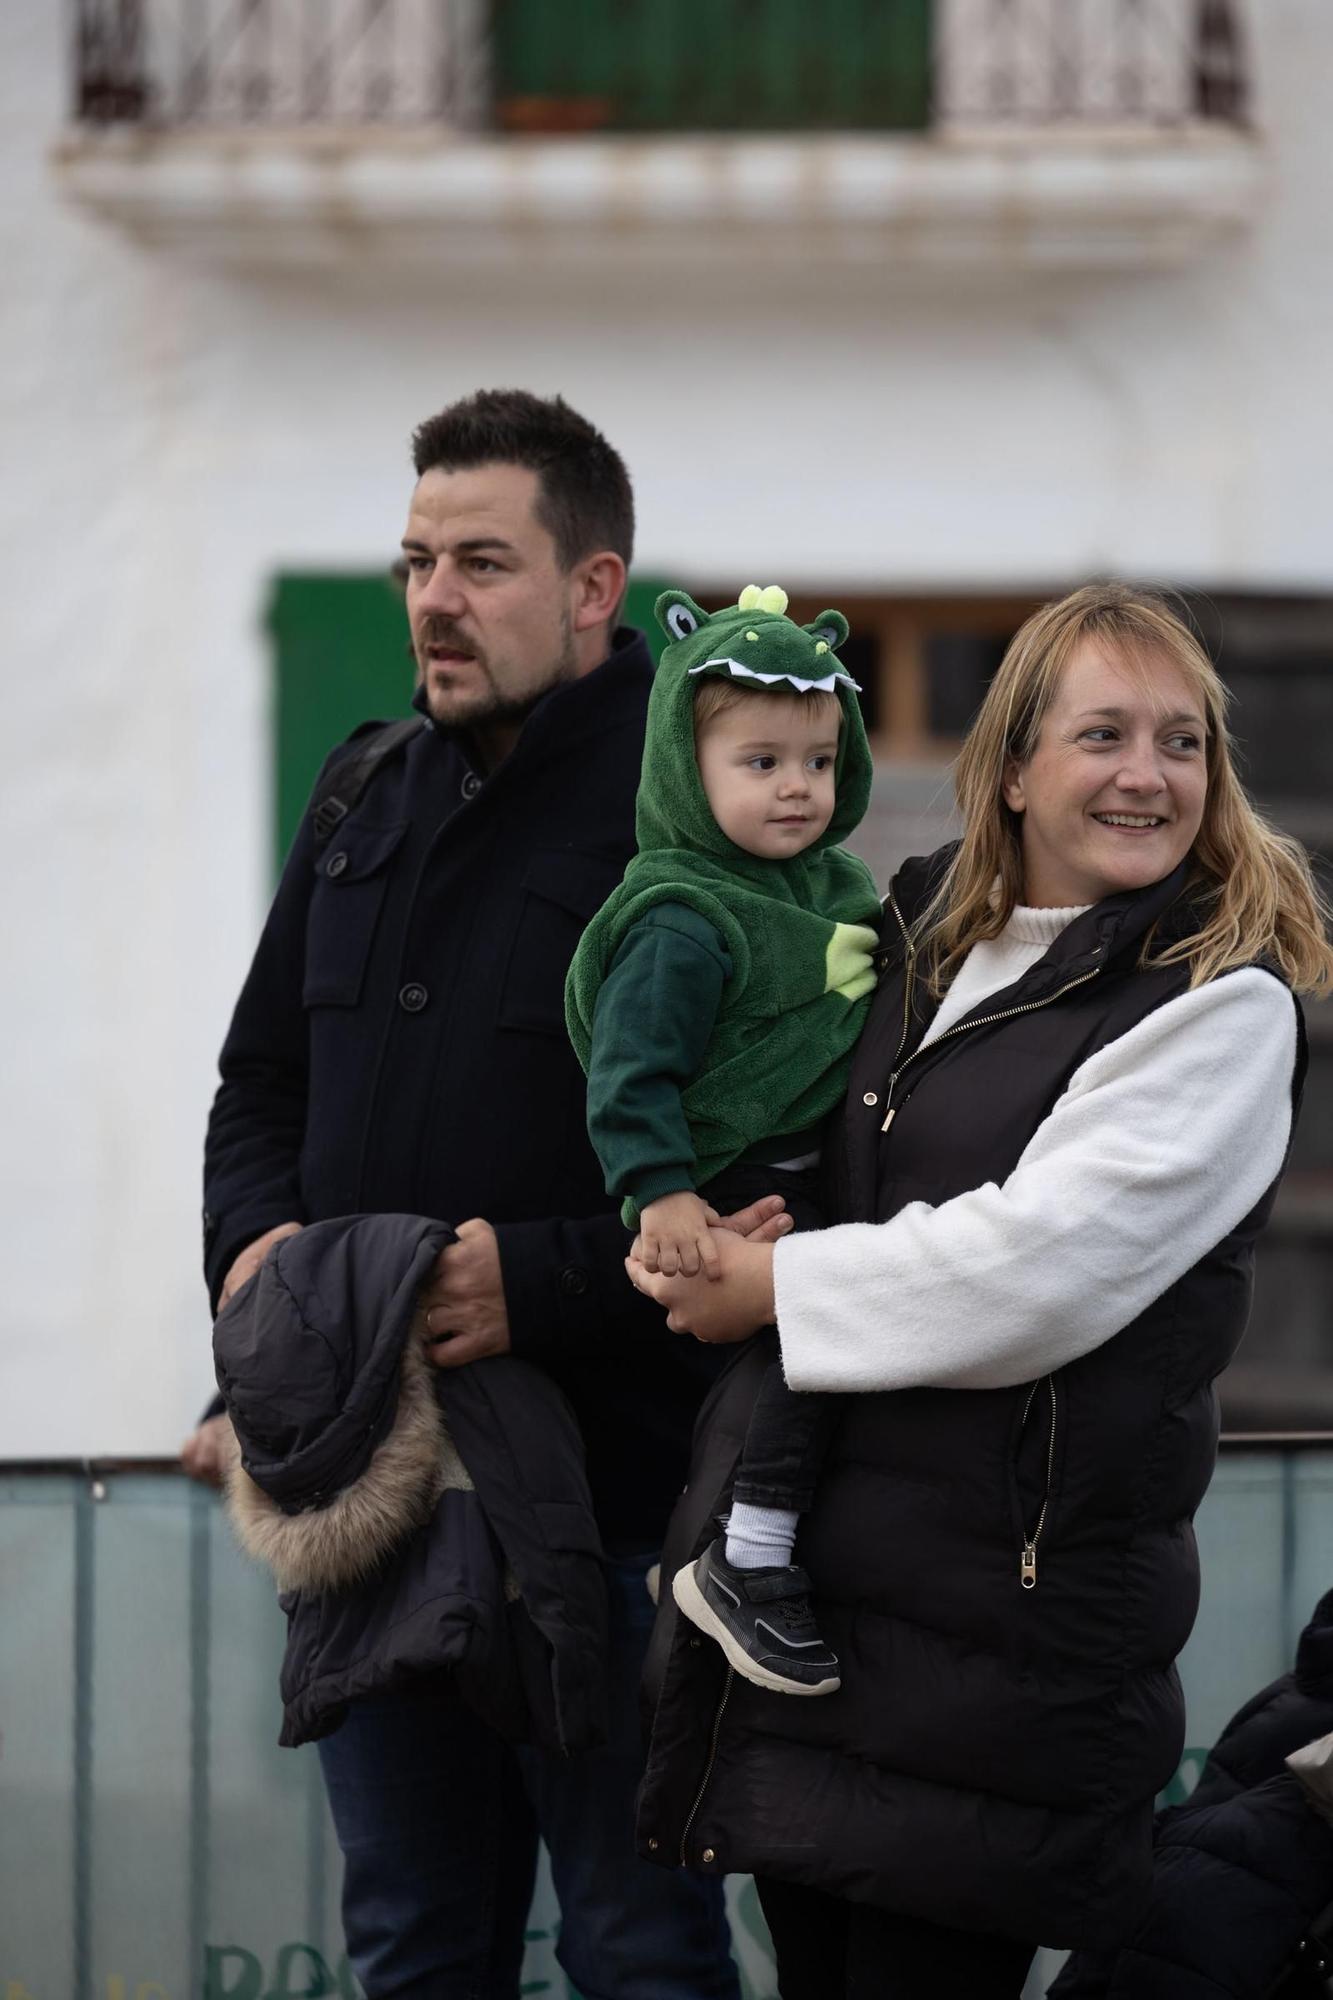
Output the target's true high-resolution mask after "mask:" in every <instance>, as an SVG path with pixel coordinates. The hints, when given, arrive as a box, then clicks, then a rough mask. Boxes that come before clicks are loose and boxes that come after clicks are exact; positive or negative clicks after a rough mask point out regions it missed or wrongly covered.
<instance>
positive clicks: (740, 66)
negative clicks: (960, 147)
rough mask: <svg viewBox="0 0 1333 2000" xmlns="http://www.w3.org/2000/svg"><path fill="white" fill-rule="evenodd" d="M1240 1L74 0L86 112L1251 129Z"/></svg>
mask: <svg viewBox="0 0 1333 2000" xmlns="http://www.w3.org/2000/svg"><path fill="white" fill-rule="evenodd" d="M1243 5H1244V0H824V4H823V5H821V6H820V7H817V8H815V7H802V6H800V5H799V4H797V0H72V6H73V21H74V62H73V73H74V75H73V110H74V116H75V119H76V121H78V122H80V123H82V124H85V125H132V126H141V127H159V128H173V127H192V126H213V127H237V126H268V127H291V126H295V127H315V128H321V127H327V126H366V125H370V126H397V127H409V128H421V127H427V128H429V127H431V126H441V125H442V126H447V127H450V128H453V129H455V130H458V129H462V130H488V129H489V130H499V131H508V132H518V133H525V132H526V133H533V132H545V133H550V132H567V133H568V132H595V131H607V132H614V131H620V132H624V131H631V132H634V131H638V132H646V131H659V132H660V131H677V132H684V131H691V130H696V131H709V132H739V131H770V132H773V131H784V130H788V131H801V130H806V131H808V130H834V131H857V130H876V129H881V130H883V129H900V130H901V129H913V128H920V127H923V126H928V125H960V124H961V125H967V124H972V123H977V122H980V123H986V124H995V123H999V124H1015V125H1049V124H1060V123H1073V124H1078V125H1088V124H1094V125H1107V124H1111V125H1126V124H1128V125H1134V126H1143V125H1148V126H1155V125H1172V124H1177V125H1178V124H1183V123H1186V122H1190V121H1196V120H1201V119H1202V120H1212V121H1223V122H1229V123H1243V122H1244V121H1245V118H1246V114H1247V103H1248V86H1247V75H1246V56H1245V42H1244V21H1243V15H1242V9H1243Z"/></svg>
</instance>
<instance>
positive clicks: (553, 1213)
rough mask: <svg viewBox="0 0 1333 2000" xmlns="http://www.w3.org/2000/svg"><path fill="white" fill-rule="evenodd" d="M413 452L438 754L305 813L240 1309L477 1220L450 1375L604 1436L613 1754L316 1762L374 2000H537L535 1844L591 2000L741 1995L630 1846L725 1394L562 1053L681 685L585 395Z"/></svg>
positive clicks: (237, 1118) (244, 1093)
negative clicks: (529, 1945)
mask: <svg viewBox="0 0 1333 2000" xmlns="http://www.w3.org/2000/svg"><path fill="white" fill-rule="evenodd" d="M413 455H414V462H415V466H416V471H417V475H418V478H417V484H416V488H415V491H414V492H413V495H412V500H411V505H410V511H409V515H408V522H407V529H406V533H405V535H404V537H403V552H404V556H405V559H406V563H407V610H408V619H409V624H410V627H411V636H412V647H413V651H414V654H415V657H416V663H417V673H418V688H417V693H416V696H415V702H414V705H415V706H416V708H417V709H418V710H419V712H420V713H421V715H422V717H423V722H422V727H421V729H420V731H419V733H417V734H415V735H412V736H409V738H408V740H407V742H406V745H405V747H403V748H402V749H401V752H400V754H397V755H393V756H390V757H387V758H386V759H385V761H384V764H383V766H382V768H380V769H379V770H378V771H377V772H376V774H375V776H374V778H373V781H372V782H370V783H369V784H368V785H367V787H366V789H365V791H364V793H363V795H362V797H361V798H360V800H359V801H357V802H356V803H355V805H354V806H353V808H352V810H351V811H350V812H349V813H348V814H347V815H346V816H345V817H344V818H343V819H342V820H341V821H340V822H339V823H338V824H337V825H336V826H335V827H334V828H333V831H332V833H331V834H329V835H328V836H327V838H325V839H323V840H321V839H320V838H319V834H318V831H317V829H316V827H315V825H314V824H313V822H312V815H311V814H310V813H307V815H306V818H305V821H304V823H303V825H302V827H301V829H300V832H299V833H298V835H297V838H296V841H295V844H294V846H293V849H292V852H291V855H290V857H289V859H288V862H287V865H286V868H285V869H284V872H283V876H282V881H281V884H280V886H279V889H278V893H277V897H276V899H275V902H274V905H273V909H272V911H271V913H270V915H269V919H268V922H267V925H266V927H265V930H264V933H263V937H262V939H261V941H260V944H259V948H258V952H257V954H256V957H255V960H254V964H253V966H252V968H251V971H250V974H249V977H248V979H247V981H246V983H245V987H244V989H243V991H242V993H241V997H240V1000H239V1002H238V1004H237V1008H236V1012H235V1016H234V1018H233V1021H232V1025H231V1029H230V1031H229V1033H228V1036H227V1040H226V1044H225V1046H224V1048H223V1051H222V1057H221V1065H220V1067H221V1074H222V1083H221V1087H220V1089H219V1091H218V1094H217V1098H216V1101H215V1103H214V1106H213V1112H212V1117H211V1119H210V1123H209V1131H208V1141H207V1149H206V1167H205V1203H206V1207H205V1264H206V1270H207V1275H208V1281H209V1286H210V1293H211V1296H212V1297H213V1300H214V1302H215V1305H216V1304H217V1303H218V1302H220V1301H225V1299H226V1298H228V1297H229V1296H230V1295H231V1294H232V1293H233V1292H234V1291H235V1290H236V1289H237V1288H238V1287H239V1285H241V1284H243V1283H244V1282H245V1280H246V1279H247V1278H248V1277H250V1276H251V1275H253V1273H254V1272H255V1271H256V1270H257V1269H258V1267H259V1264H260V1263H261V1262H262V1260H263V1257H264V1255H265V1253H266V1251H267V1250H268V1249H269V1247H270V1246H271V1245H272V1244H273V1243H274V1242H275V1241H276V1240H278V1239H279V1238H280V1237H282V1236H284V1235H287V1234H290V1233H291V1232H292V1231H294V1230H297V1229H299V1228H301V1227H302V1226H303V1225H304V1224H305V1223H307V1222H312V1221H317V1220H320V1219H322V1218H325V1217H331V1216H336V1215H347V1214H353V1213H363V1212H368V1211H393V1210H397V1211H404V1212H409V1213H414V1214H423V1215H430V1216H436V1217H441V1218H444V1219H447V1220H449V1221H451V1222H454V1223H455V1224H456V1225H457V1233H458V1241H457V1242H456V1243H455V1244H453V1245H451V1246H450V1247H449V1248H448V1249H446V1250H445V1251H443V1252H442V1253H441V1256H440V1258H439V1260H438V1264H437V1267H436V1271H435V1275H434V1276H433V1279H432V1281H431V1283H430V1284H429V1285H428V1287H427V1289H426V1291H425V1292H424V1293H423V1295H422V1298H421V1301H420V1307H421V1332H422V1337H423V1339H425V1340H426V1341H427V1342H428V1346H427V1352H428V1354H429V1355H430V1357H431V1358H432V1359H433V1360H434V1361H435V1362H436V1363H437V1365H438V1366H440V1367H442V1368H455V1367H459V1366H463V1365H465V1364H466V1363H467V1362H469V1361H471V1360H474V1359H476V1358H477V1357H479V1356H485V1355H497V1354H503V1353H506V1352H510V1351H512V1352H513V1353H515V1354H520V1355H524V1356H526V1357H527V1358H528V1359H530V1360H533V1361H536V1362H539V1363H540V1364H541V1365H542V1366H543V1367H545V1368H546V1369H547V1370H548V1371H549V1372H550V1374H551V1375H552V1376H553V1377H554V1378H555V1379H556V1381H557V1382H558V1383H559V1384H560V1385H561V1387H562V1388H563V1389H564V1391H565V1393H566V1394H567V1396H568V1397H569V1399H570V1401H571V1403H572V1405H573V1407H574V1410H575V1413H576V1415H577V1417H578V1419H579V1422H580V1424H581V1427H582V1429H583V1432H584V1437H585V1442H586V1447H587V1458H588V1475H589V1482H590V1485H591V1488H592V1493H593V1499H594V1504H595V1506H596V1509H597V1513H598V1520H599V1523H600V1526H601V1529H602V1534H603V1539H604V1543H605V1546H606V1550H607V1553H608V1556H609V1557H610V1558H611V1561H610V1589H611V1599H612V1621H613V1674H614V1708H615V1712H614V1714H613V1716H612V1717H611V1726H612V1733H613V1734H612V1741H611V1743H610V1744H609V1746H608V1747H607V1748H606V1749H605V1750H602V1751H597V1752H593V1753H591V1754H590V1755H587V1756H585V1757H581V1758H574V1759H571V1760H569V1761H567V1762H562V1761H557V1760H556V1759H554V1758H549V1757H544V1756H542V1755H540V1754H539V1753H536V1752H532V1751H527V1750H524V1751H521V1752H517V1753H516V1752H515V1751H514V1750H513V1749H511V1748H510V1747H509V1746H508V1745H506V1744H504V1743H502V1742H501V1741H500V1740H499V1739H498V1738H497V1737H495V1736H493V1735H492V1734H491V1733H490V1732H489V1731H488V1730H487V1729H486V1728H485V1727H483V1726H482V1725H481V1724H480V1723H479V1722H478V1721H477V1720H476V1718H475V1717H473V1716H472V1715H470V1714H469V1713H467V1712H466V1711H464V1710H462V1708H461V1706H460V1705H459V1704H458V1702H457V1700H456V1699H455V1698H454V1697H453V1696H452V1695H451V1694H449V1693H448V1692H447V1691H446V1692H443V1693H439V1694H432V1695H430V1696H429V1697H416V1698H411V1699H408V1698H404V1697H400V1696H393V1697H383V1698H374V1699H366V1700H362V1701H358V1702H355V1703H353V1704H352V1707H351V1709H350V1711H349V1714H348V1718H347V1720H346V1722H345V1723H344V1724H343V1726H342V1727H341V1728H340V1729H339V1730H338V1731H337V1733H336V1734H335V1735H333V1736H332V1737H329V1738H326V1739H325V1740H324V1741H323V1742H322V1743H321V1745H320V1751H321V1757H322V1761H323V1770H324V1776H325V1781H326V1785H327V1788H328V1793H329V1799H330V1804H331V1806H332V1810H333V1815H334V1820H335V1824H336V1826H337V1830H338V1836H339V1840H340V1842H341V1845H342V1848H343V1853H344V1856H345V1859H346V1885H345V1892H344V1912H343V1913H344V1921H345V1924H346V1929H347V1937H348V1950H349V1953H350V1956H351V1959H352V1962H353V1965H354V1966H355V1968H356V1971H357V1973H358V1974H359V1976H360V1978H361V1980H362V1982H363V1984H364V1985H365V1987H366V1990H367V1992H368V1994H370V1995H371V1996H374V2000H378V1996H381V1995H384V1996H388V1995H394V1996H398V2000H427V1996H429V2000H451V1996H453V1995H458V1996H462V1995H464V1994H466V1995H468V1996H487V2000H489V1997H490V1996H495V2000H500V1996H504V2000H508V1997H509V1996H511V1995H516V1994H517V1992H518V1990H519V1988H518V1979H519V1966H520V1961H521V1958H522V1951H523V1930H524V1921H525V1917H526V1913H527V1909H528V1904H529V1900H530V1896H531V1890H532V1880H533V1869H534V1860H535V1852H536V1842H537V1836H538V1832H539V1831H540V1833H541V1834H542V1835H543V1836H544V1837H545V1839H546V1842H547V1845H548V1847H549V1849H550V1852H551V1860H552V1872H553V1877H554V1881H555V1886H556V1891H557V1894H558V1896H559V1898H560V1904H561V1912H562V1924H561V1931H560V1941H559V1956H560V1959H561V1963H562V1964H563V1966H564V1968H565V1970H566V1972H567V1973H568V1975H569V1977H570V1979H571V1980H572V1982H573V1983H574V1984H575V1986H576V1987H577V1988H578V1990H579V1992H580V1993H581V1994H582V1995H584V1996H585V2000H601V1997H602V1996H606V2000H707V1996H711V1995H717V1996H724V2000H734V1996H735V1995H736V1994H737V1986H736V1977H735V1971H734V1968H733V1966H732V1964H731V1962H730V1958H729V1956H728V1951H727V1940H726V1926H725V1919H724V1915H723V1911H722V1906H721V1902H720V1898H719V1895H718V1893H717V1889H716V1886H715V1885H713V1884H710V1883H705V1882H702V1881H700V1880H698V1879H696V1878H694V1877H692V1876H690V1875H688V1874H687V1873H686V1872H685V1871H683V1870H682V1871H679V1872H677V1873H675V1874H666V1873H663V1872H662V1871H660V1870H657V1869H654V1868H651V1867H649V1866H647V1865H646V1864H642V1863H640V1862H639V1861H637V1860H636V1859H635V1858H634V1857H633V1851H632V1839H631V1824H632V1799H633V1792H634V1788H635V1785H636V1783H637V1779H638V1776H639V1771H640V1765H641V1752H640V1743H639V1735H638V1725H637V1710H636V1700H635V1689H636V1682H637V1676H638V1670H639V1665H640V1662H641V1658H642V1652H643V1648H644V1645H645V1643H646V1638H647V1633H648V1629H649V1625H650V1622H651V1609H652V1607H651V1604H650V1601H649V1597H648V1593H647V1589H646V1585H645V1575H646V1572H647V1570H648V1568H649V1565H650V1563H651V1561H652V1560H653V1559H654V1556H655V1551H656V1549H657V1547H658V1545H659V1541H660V1536H661V1532H662V1528H663V1525H664V1522H665V1518H666V1514H667V1511H668V1508H669V1505H670V1502H671V1500H672V1498H673V1496H674V1494H675V1493H676V1491H677V1490H678V1488H679V1486H680V1483H681V1480H682V1478H683V1468H684V1463H685V1450H686V1445H687V1441H688V1432H689V1428H690V1424H691V1421H692V1417H693V1413H694V1410H695V1408H696V1406H697V1403H698V1400H699V1397H700V1395H701V1393H702V1390H703V1388H704V1387H705V1386H706V1382H707V1379H708V1375H709V1372H710V1364H709V1363H708V1361H707V1359H706V1357H705V1356H704V1355H703V1354H702V1353H701V1351H700V1350H699V1349H697V1348H695V1347H694V1346H693V1344H692V1343H689V1342H681V1341H679V1340H678V1339H676V1338H675V1337H674V1336H672V1335H671V1334H670V1333H668V1332H667V1331H666V1329H665V1327H664V1324H663V1321H662V1318H661V1314H660V1312H659V1311H658V1309H657V1308H655V1307H653V1306H652V1305H650V1304H649V1303H647V1302H646V1301H643V1300H641V1299H639V1298H637V1296H636V1295H635V1294H634V1292H633V1291H632V1289H631V1288H630V1286H629V1284H628V1282H627V1280H626V1278H625V1274H624V1269H623V1265H622V1259H623V1256H624V1252H625V1249H626V1238H625V1234H624V1232H623V1230H622V1229H621V1227H620V1224H619V1222H618V1219H617V1218H616V1216H615V1215H614V1213H612V1212H611V1205H610V1204H609V1202H608V1200H607V1198H606V1196H605V1194H604V1192H603V1188H602V1183H601V1176H600V1173H599V1170H598V1168H597V1165H596V1162H595V1160H594V1157H593V1154H592V1151H591V1149H590V1147H589V1145H588V1141H587V1137H586V1133H585V1129H584V1083H583V1076H582V1072H581V1071H580V1069H579V1066H578V1064H577V1062H576V1060H575V1058H574V1055H573V1053H572V1050H571V1049H570V1047H569V1045H568V1042H567V1039H566V1036H565V1032H564V1016H563V990H564V980H565V972H566V967H567V965H568V961H569V959H570V956H571V955H572V953H573V950H574V947H575V945H576V944H577V942H578V939H579V935H580V932H581V930H582V927H583V925H584V924H585V923H586V921H587V919H588V918H589V917H590V916H591V915H592V914H593V912H594V911H595V910H596V909H597V908H598V907H599V905H600V904H601V902H602V901H603V899H604V898H605V896H606V895H607V894H608V893H609V891H610V890H611V889H612V888H613V887H614V886H615V884H616V882H617V881H618V880H619V878H620V874H621V871H622V869H623V868H624V865H625V862H626V860H627V858H628V856H629V854H630V852H631V851H632V846H633V805H634V794H635V788H636V784H637V779H638V771H639V760H640V750H641V745H642V736H643V725H644V712H645V707H646V702H647V696H648V689H649V684H650V680H651V671H652V670H651V661H650V658H649V655H648V652H647V648H646V645H645V642H644V640H643V638H642V637H641V635H639V634H638V633H634V632H630V631H627V630H620V631H617V630H616V629H615V621H616V615H617V612H618V610H619V607H620V603H621V600H622V597H623V593H624V588H625V577H626V569H627V565H628V562H629V559H630V554H631V546H632V538H633V502H632V497H631V492H630V485H629V480H628V476H627V474H626V472H625V468H624V466H623V464H622V462H621V460H620V459H619V457H618V456H617V454H616V453H615V452H614V451H613V450H612V449H611V447H610V446H609V445H608V444H607V443H606V441H605V440H604V439H603V438H602V437H601V436H600V435H599V433H598V432H597V431H595V430H594V429H593V427H592V426H591V425H590V424H588V423H586V422H585V421H584V419H583V418H581V417H579V416H578V415H577V414H576V413H575V412H574V411H573V410H571V409H569V408H568V406H567V405H566V404H565V403H563V402H562V401H561V400H560V399H559V398H558V397H557V398H555V399H553V400H551V401H544V400H541V399H539V398H537V397H535V396H532V395H529V394H526V393H524V392H521V391H488V392H482V393H479V394H477V395H475V396H472V397H469V398H468V399H466V400H465V401H463V402H460V403H457V404H454V405H453V406H451V407H450V408H449V409H446V410H444V411H443V412H441V414H440V415H439V416H436V417H433V418H431V419H430V420H429V421H428V422H426V423H424V424H423V425H422V426H421V427H420V429H419V430H418V431H417V433H416V436H415V438H414V440H413ZM338 754H340V755H342V756H344V757H345V756H346V755H347V754H348V752H347V751H346V749H345V748H344V750H343V751H342V752H341V753H338ZM756 1219H757V1218H755V1217H750V1218H746V1219H745V1220H748V1221H750V1222H754V1221H755V1220H756ZM738 1220H739V1219H738Z"/></svg>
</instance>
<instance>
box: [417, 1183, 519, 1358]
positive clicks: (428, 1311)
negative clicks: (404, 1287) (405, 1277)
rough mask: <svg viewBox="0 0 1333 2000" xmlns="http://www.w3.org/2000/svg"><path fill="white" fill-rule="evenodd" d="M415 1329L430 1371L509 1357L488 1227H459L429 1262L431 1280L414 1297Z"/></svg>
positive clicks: (496, 1254) (496, 1250)
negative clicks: (432, 1262) (455, 1235)
mask: <svg viewBox="0 0 1333 2000" xmlns="http://www.w3.org/2000/svg"><path fill="white" fill-rule="evenodd" d="M417 1312H418V1315H419V1320H418V1324H419V1326H420V1328H421V1337H422V1339H423V1341H424V1343H425V1350H426V1359H427V1361H429V1362H430V1363H431V1365H432V1366H433V1367H435V1368H461V1367H463V1365H464V1364H465V1363H466V1362H468V1361H480V1360H482V1359H483V1357H484V1356H486V1355H488V1354H508V1352H509V1312H508V1309H507V1307H506V1305H505V1288H504V1277H503V1274H502V1272H501V1270H500V1246H499V1244H498V1243H497V1242H496V1240H495V1231H494V1230H493V1229H492V1228H491V1225H490V1223H489V1222H482V1221H481V1220H480V1219H479V1218H477V1217H475V1216H474V1217H473V1219H472V1221H471V1222H460V1223H459V1225H458V1241H457V1242H456V1243H447V1244H446V1245H445V1247H444V1249H443V1250H441V1252H440V1254H439V1256H438V1257H437V1258H436V1259H435V1271H434V1275H433V1276H432V1277H430V1278H428V1279H427V1281H426V1283H425V1284H424V1285H423V1286H422V1287H421V1290H420V1291H419V1292H418V1294H417Z"/></svg>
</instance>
